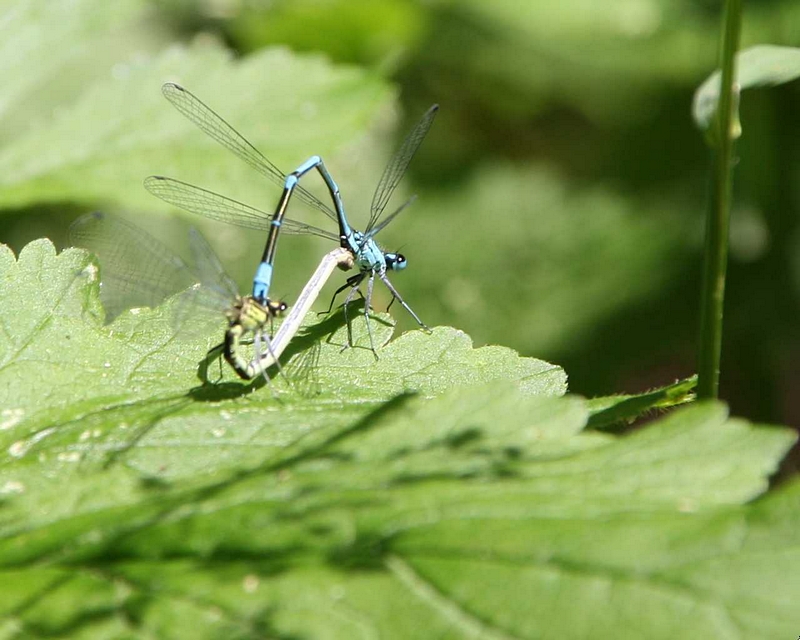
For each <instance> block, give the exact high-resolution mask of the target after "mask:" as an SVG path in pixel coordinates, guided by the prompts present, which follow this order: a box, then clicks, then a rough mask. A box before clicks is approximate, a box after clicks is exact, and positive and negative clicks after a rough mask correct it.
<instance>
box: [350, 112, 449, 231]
mask: <svg viewBox="0 0 800 640" xmlns="http://www.w3.org/2000/svg"><path fill="white" fill-rule="evenodd" d="M438 110H439V105H438V104H435V105H433V106H432V107H431V108H430V109H428V110H427V111H426V112H425V115H424V116H422V119H421V120H420V121H419V122H418V123H417V126H415V127H414V128H413V129H412V130H411V133H409V134H408V135H407V136H406V139H405V140H403V144H401V145H400V148H399V149H398V150H397V152H396V153H395V154H394V157H393V158H392V159H391V161H390V162H389V164H388V165H387V167H386V169H385V170H384V172H383V175H382V176H381V179H380V181H379V182H378V186H377V188H376V189H375V195H374V196H372V206H371V207H370V216H369V223H368V224H367V228H366V229H365V230H364V232H365V233H369V232H370V230H371V229H372V228H373V227H374V226H375V224H376V223H377V222H378V220H379V219H380V217H381V214H382V213H383V211H384V209H386V205H387V204H389V200H390V199H391V197H392V194H393V193H394V190H395V189H396V188H397V185H398V184H400V180H402V178H403V174H405V172H406V169H407V168H408V163H409V162H411V158H413V157H414V154H415V153H416V152H417V149H419V145H420V144H422V141H423V140H424V139H425V136H426V135H427V134H428V130H429V129H430V128H431V125H432V124H433V119H434V118H435V117H436V112H437V111H438Z"/></svg>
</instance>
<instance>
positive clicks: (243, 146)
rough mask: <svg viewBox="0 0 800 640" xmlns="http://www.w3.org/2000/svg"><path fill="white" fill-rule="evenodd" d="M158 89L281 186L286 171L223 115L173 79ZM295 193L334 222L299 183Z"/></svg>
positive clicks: (334, 217) (332, 213) (325, 208)
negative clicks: (271, 160)
mask: <svg viewBox="0 0 800 640" xmlns="http://www.w3.org/2000/svg"><path fill="white" fill-rule="evenodd" d="M161 91H162V93H163V94H164V96H165V97H166V98H167V100H169V101H170V102H171V103H172V104H173V105H174V106H175V108H176V109H177V110H178V111H180V112H181V113H182V114H183V115H184V116H186V117H187V118H188V119H189V120H191V121H192V122H194V123H195V124H196V125H197V126H198V127H199V128H200V129H201V130H202V131H204V132H205V133H206V134H207V135H208V136H210V137H211V138H213V139H214V140H216V141H217V142H219V143H220V144H221V145H222V146H223V147H225V148H227V149H229V150H230V151H232V152H233V153H235V154H236V155H237V156H239V157H240V158H241V159H242V160H244V161H245V162H246V163H247V164H249V165H250V166H251V167H253V168H254V169H255V170H256V171H258V172H259V173H260V174H261V175H263V176H266V177H267V178H269V179H270V180H272V182H274V183H275V184H277V185H278V186H280V187H283V186H284V183H285V182H286V174H284V173H283V172H282V171H281V170H280V169H278V167H276V166H275V165H274V164H272V162H270V161H269V160H268V159H267V158H266V157H265V156H264V154H262V153H261V152H260V151H259V150H258V149H256V148H255V147H254V146H253V145H252V144H250V143H249V142H248V141H247V140H246V139H245V137H244V136H243V135H242V134H240V133H239V132H238V131H236V129H234V128H233V127H232V126H231V125H229V124H228V123H227V122H225V120H224V119H223V118H222V116H220V115H219V114H217V113H216V112H215V111H214V110H213V109H211V108H210V107H208V106H207V105H206V104H204V103H203V101H202V100H200V98H198V97H197V96H195V95H194V94H193V93H191V92H190V91H188V90H186V89H184V88H183V87H182V86H180V85H178V84H175V83H174V82H167V83H166V84H164V85H163V86H162V87H161ZM295 194H296V195H297V197H299V198H300V199H301V200H303V201H304V202H305V203H306V204H308V205H310V206H312V207H314V208H315V209H319V210H320V211H322V213H324V214H325V215H326V216H328V217H329V218H330V219H331V220H334V221H336V219H337V218H336V214H335V213H334V212H333V210H332V209H331V208H330V207H328V206H327V205H325V204H324V203H323V202H322V201H321V200H320V199H319V198H317V197H316V196H314V195H313V194H311V193H310V192H309V191H307V190H306V189H304V188H303V187H301V186H300V185H297V187H295Z"/></svg>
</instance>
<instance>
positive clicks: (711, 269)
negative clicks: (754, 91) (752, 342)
mask: <svg viewBox="0 0 800 640" xmlns="http://www.w3.org/2000/svg"><path fill="white" fill-rule="evenodd" d="M741 26H742V0H728V1H727V2H726V3H725V13H724V18H723V29H722V47H721V60H720V67H721V69H722V78H721V85H720V94H719V105H718V107H717V116H716V118H715V126H716V128H717V131H716V135H715V136H713V138H714V140H715V143H716V146H715V148H714V149H712V152H711V180H712V184H711V195H710V198H709V207H708V219H707V222H706V245H705V263H704V267H703V289H702V298H701V311H700V353H699V361H698V367H697V368H698V384H697V396H698V398H701V399H702V398H716V397H717V396H718V395H719V371H720V353H721V350H722V316H723V305H724V302H725V270H726V268H727V263H728V229H729V226H730V210H731V187H732V184H733V149H734V144H735V140H736V135H737V132H736V129H737V128H738V124H737V120H736V113H735V112H736V109H737V104H736V103H737V101H736V99H735V98H736V87H734V80H735V78H736V69H735V62H736V53H737V51H738V49H739V37H740V34H741Z"/></svg>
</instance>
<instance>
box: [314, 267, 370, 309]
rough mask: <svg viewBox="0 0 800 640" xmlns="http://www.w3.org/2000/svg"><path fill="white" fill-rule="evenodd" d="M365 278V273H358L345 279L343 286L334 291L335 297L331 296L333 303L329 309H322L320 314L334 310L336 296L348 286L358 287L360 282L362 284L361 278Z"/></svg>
mask: <svg viewBox="0 0 800 640" xmlns="http://www.w3.org/2000/svg"><path fill="white" fill-rule="evenodd" d="M363 278H364V276H363V274H361V273H357V274H356V275H354V276H350V277H349V278H348V279H347V280H345V283H344V284H343V285H342V286H341V287H339V288H338V289H337V290H336V291H334V293H333V297H332V298H331V303H330V305H328V309H327V311H320V312H318V315H321V316H326V315H328V314H329V313H330V312H331V311H332V310H333V303H334V302H336V296H338V295H339V294H340V293H341V292H342V291H344V290H345V289H347V288H348V287H350V288H351V289H352V288H353V287H357V286H358V285H359V284H361V280H363ZM358 293H359V295H360V294H361V291H359V292H358ZM362 297H363V296H362Z"/></svg>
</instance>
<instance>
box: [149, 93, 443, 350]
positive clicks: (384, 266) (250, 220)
mask: <svg viewBox="0 0 800 640" xmlns="http://www.w3.org/2000/svg"><path fill="white" fill-rule="evenodd" d="M162 91H163V93H164V95H165V96H166V97H167V99H168V100H169V101H170V102H172V104H173V105H175V107H176V108H177V109H178V110H179V111H180V112H181V113H183V114H184V115H185V116H186V117H187V118H188V119H189V120H191V121H192V122H194V123H195V124H196V125H197V126H198V127H199V128H200V129H201V130H203V131H204V132H206V133H207V134H208V135H209V136H210V137H212V138H213V139H214V140H216V141H217V142H219V143H220V144H222V145H223V146H224V147H226V148H228V149H230V150H231V151H232V152H233V153H235V154H236V155H238V156H239V157H240V158H242V159H243V160H244V161H245V162H247V163H248V164H249V165H250V166H251V167H253V168H254V169H256V170H257V171H258V172H259V173H261V174H262V175H264V176H266V177H267V178H269V179H270V180H271V181H272V182H274V183H277V184H278V185H280V186H282V187H283V193H282V194H281V198H280V201H279V203H278V207H277V209H276V211H275V213H274V215H270V214H268V213H266V212H264V211H262V210H260V209H256V208H254V207H251V206H249V205H246V204H243V203H241V202H238V201H236V200H232V199H230V198H227V197H225V196H222V195H220V194H217V193H214V192H212V191H208V190H206V189H202V188H200V187H196V186H193V185H190V184H187V183H185V182H181V181H179V180H174V179H172V178H165V177H162V176H151V177H149V178H147V179H146V180H145V187H146V188H147V189H148V190H149V191H150V192H151V193H153V194H154V195H156V196H158V197H159V198H161V199H163V200H165V201H166V202H169V203H170V204H173V205H175V206H178V207H181V208H183V209H185V210H187V211H190V212H191V213H196V214H199V215H202V216H205V217H208V218H211V219H214V220H220V221H223V222H229V223H232V224H237V225H240V226H243V227H248V228H252V229H269V236H268V238H267V244H266V246H265V249H264V254H263V256H262V260H261V263H260V264H259V267H258V269H257V271H256V276H255V278H254V283H253V296H254V297H255V298H256V299H263V298H264V297H266V296H267V295H268V293H269V287H270V282H271V278H272V268H273V260H274V255H275V247H276V243H277V234H278V230H279V229H280V228H283V229H284V230H285V232H286V233H307V234H313V235H318V236H321V237H324V238H328V239H331V240H334V241H336V242H338V243H339V245H340V246H341V247H342V248H343V249H346V250H347V251H349V252H350V253H351V254H352V256H353V262H354V264H355V266H356V267H358V273H357V274H355V275H354V276H351V277H350V278H348V279H347V281H346V283H345V284H344V285H343V286H342V287H340V288H339V289H338V290H337V291H336V293H335V294H334V297H335V296H336V295H338V294H339V293H341V292H342V291H344V290H345V289H347V288H348V287H349V288H350V292H349V293H348V295H347V297H346V299H345V303H344V311H345V318H347V306H348V304H349V303H350V302H351V301H352V299H353V296H354V295H355V294H356V293H357V292H358V291H359V287H360V285H361V283H362V282H363V281H364V279H365V278H366V279H367V294H366V301H365V305H364V313H365V315H366V320H367V329H368V333H369V339H370V347H371V348H372V352H373V353H376V352H375V346H374V343H373V338H372V330H371V328H370V324H369V310H370V303H371V300H372V290H373V284H374V279H375V276H378V278H379V279H380V280H381V281H382V282H383V283H384V284H385V285H386V287H387V288H388V289H389V291H390V292H391V294H392V300H391V302H390V303H389V304H390V306H391V303H392V302H394V300H395V299H396V300H398V301H399V302H400V304H401V305H402V306H403V308H404V309H406V311H408V313H409V314H411V316H412V317H413V318H414V320H416V321H417V323H418V324H419V325H420V326H421V327H422V328H423V329H425V330H426V331H430V329H429V328H428V327H427V325H425V323H424V322H422V320H421V319H420V318H419V316H418V315H417V314H416V313H415V312H414V311H413V310H412V309H411V307H410V306H409V305H408V304H407V303H406V302H405V300H403V298H402V296H400V294H399V293H398V292H397V290H396V289H395V287H394V286H393V285H392V283H391V282H390V280H389V278H388V277H387V275H386V273H387V271H389V270H393V271H399V270H401V269H404V268H405V267H406V265H407V260H406V258H405V256H404V255H402V254H400V253H393V252H385V251H383V250H382V249H381V248H380V247H379V246H378V244H377V242H376V241H375V236H376V235H377V234H378V233H379V232H380V231H381V230H383V229H384V228H385V227H386V226H387V225H388V224H389V223H390V222H391V221H392V220H394V218H395V217H397V215H399V214H400V212H401V211H403V210H404V209H405V208H406V207H407V206H408V205H409V204H410V203H411V201H412V200H409V201H408V202H406V203H405V204H403V205H402V206H400V207H399V208H398V209H396V210H395V211H394V212H392V213H391V214H389V215H388V216H387V217H386V218H384V219H383V220H382V221H381V217H382V216H383V213H384V211H385V209H386V206H387V205H388V203H389V200H390V198H391V196H392V194H393V193H394V191H395V189H396V188H397V185H398V184H399V183H400V180H401V178H402V177H403V175H404V173H405V171H406V169H407V168H408V164H409V163H410V162H411V159H412V158H413V156H414V154H415V153H416V151H417V149H418V148H419V146H420V144H421V143H422V140H423V139H424V138H425V135H426V134H427V133H428V130H429V129H430V127H431V124H432V123H433V119H434V117H435V115H436V111H437V109H438V106H437V105H433V106H432V107H431V108H430V109H428V111H427V112H426V113H425V115H424V116H423V117H422V119H421V120H420V121H419V123H418V124H417V125H416V126H415V127H414V129H412V131H411V133H410V134H409V135H408V136H407V137H406V139H405V140H404V142H403V144H402V145H401V146H400V148H399V150H398V151H397V153H396V154H395V155H394V157H393V158H392V160H391V161H390V162H389V164H388V166H387V167H386V169H385V170H384V172H383V175H382V176H381V179H380V181H379V182H378V186H377V188H376V190H375V193H374V195H373V198H372V205H371V207H370V217H369V221H368V223H367V227H366V229H365V230H364V231H363V232H362V231H356V230H355V229H353V228H352V227H351V226H350V224H349V222H348V220H347V216H346V215H345V212H344V205H343V203H342V200H341V197H340V194H339V187H338V186H337V184H336V182H335V181H334V180H333V178H332V176H331V175H330V173H329V172H328V170H327V168H326V167H325V164H324V163H323V161H322V159H321V158H320V157H319V156H312V157H311V158H309V159H308V160H307V161H306V162H304V163H303V164H302V165H300V167H298V168H297V169H296V170H295V171H293V172H292V173H290V174H289V175H288V176H287V175H285V174H284V173H283V172H281V171H280V170H279V169H278V168H277V167H276V166H275V165H274V164H272V162H270V161H269V160H268V159H267V158H266V157H265V156H264V155H263V154H261V152H259V151H258V150H257V149H256V148H255V147H254V146H253V145H251V144H250V143H249V142H248V141H247V140H246V139H245V138H244V137H243V136H242V135H241V134H239V133H238V132H237V131H236V130H235V129H234V128H233V127H232V126H231V125H229V124H228V123H227V122H225V120H223V119H222V117H221V116H219V115H218V114H217V113H216V112H214V111H213V110H212V109H211V108H209V107H208V106H206V105H205V104H204V103H203V102H202V101H201V100H200V99H199V98H197V97H196V96H194V95H193V94H192V93H190V92H189V91H187V90H186V89H184V88H183V87H180V86H178V85H176V84H172V83H167V84H165V85H164V86H163V88H162ZM312 169H316V170H317V171H318V172H319V174H320V175H321V176H322V178H323V180H324V182H325V185H326V186H327V188H328V191H329V192H330V195H331V198H332V200H333V205H334V209H335V211H334V210H332V209H331V208H330V207H328V206H327V205H325V204H323V203H322V202H321V201H320V200H319V199H318V198H317V197H315V196H314V195H312V194H311V193H309V192H308V191H307V190H306V189H304V188H303V187H302V186H300V185H299V184H298V181H299V179H300V178H301V177H302V176H303V175H305V174H306V173H308V172H309V171H311V170H312ZM293 194H296V195H297V196H298V197H299V198H300V199H301V200H303V201H304V202H306V203H307V204H309V205H311V206H312V207H314V208H315V209H318V210H319V211H321V212H322V213H324V214H325V215H326V216H328V217H329V218H331V220H333V221H334V222H335V223H336V224H337V225H338V231H339V233H338V235H336V234H334V233H331V232H329V231H325V230H323V229H319V228H317V227H313V226H311V225H307V224H303V223H299V222H296V221H293V220H288V219H285V217H284V214H285V211H286V208H287V206H288V203H289V199H290V198H291V196H292V195H293ZM348 328H349V323H348ZM348 342H349V343H350V344H352V334H351V333H350V332H349V331H348ZM376 357H377V354H376Z"/></svg>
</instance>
